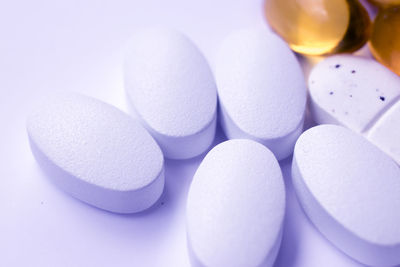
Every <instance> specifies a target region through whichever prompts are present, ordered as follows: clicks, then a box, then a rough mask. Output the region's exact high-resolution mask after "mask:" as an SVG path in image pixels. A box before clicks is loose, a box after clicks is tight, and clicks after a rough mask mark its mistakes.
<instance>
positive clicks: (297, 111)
mask: <svg viewBox="0 0 400 267" xmlns="http://www.w3.org/2000/svg"><path fill="white" fill-rule="evenodd" d="M215 77H216V82H217V87H218V95H219V103H220V109H221V124H222V127H223V129H224V131H225V134H226V135H227V137H228V138H229V139H234V138H247V139H253V140H255V141H258V142H260V143H262V144H264V145H266V146H267V147H268V148H269V149H271V150H272V152H273V153H274V154H275V156H276V157H277V158H278V159H283V158H286V157H287V156H289V155H290V154H291V153H292V151H293V146H294V144H295V142H296V139H297V137H298V136H299V135H300V134H301V132H302V129H303V120H304V111H305V106H306V85H305V81H304V77H303V73H302V70H301V68H300V65H299V63H298V61H297V59H296V57H295V55H294V54H293V52H292V51H291V50H290V49H289V47H288V46H287V44H286V43H285V42H283V41H282V40H281V39H280V38H279V37H277V36H276V35H275V34H274V33H271V32H269V31H267V30H241V31H238V32H235V33H233V34H232V35H230V36H229V37H227V38H226V39H225V41H224V42H223V44H222V45H221V47H220V50H219V54H218V58H217V65H216V75H215Z"/></svg>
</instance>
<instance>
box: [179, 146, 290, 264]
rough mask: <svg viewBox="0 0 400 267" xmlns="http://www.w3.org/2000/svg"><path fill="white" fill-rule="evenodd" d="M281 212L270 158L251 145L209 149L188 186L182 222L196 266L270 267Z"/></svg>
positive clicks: (281, 194)
mask: <svg viewBox="0 0 400 267" xmlns="http://www.w3.org/2000/svg"><path fill="white" fill-rule="evenodd" d="M284 212H285V188H284V184H283V179H282V173H281V170H280V167H279V164H278V162H277V160H276V159H275V157H274V155H273V154H272V153H271V152H270V150H268V149H267V148H265V147H264V146H262V145H261V144H259V143H256V142H254V141H251V140H230V141H226V142H224V143H222V144H219V145H217V146H216V147H214V148H213V149H212V150H211V151H210V152H209V153H208V154H207V155H206V157H205V158H204V160H203V161H202V163H201V164H200V166H199V168H198V169H197V171H196V173H195V175H194V177H193V181H192V184H191V186H190V190H189V194H188V200H187V208H186V222H187V234H188V243H189V244H188V245H189V252H190V254H191V260H192V263H193V264H194V265H196V266H230V267H235V266H246V267H251V266H272V264H273V262H274V261H275V257H276V255H277V253H278V250H279V247H280V242H281V235H282V222H283V217H284Z"/></svg>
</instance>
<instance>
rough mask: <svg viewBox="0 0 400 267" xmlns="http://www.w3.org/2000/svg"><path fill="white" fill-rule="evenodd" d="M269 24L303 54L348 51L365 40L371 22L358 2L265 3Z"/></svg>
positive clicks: (288, 0) (283, 0)
mask: <svg viewBox="0 0 400 267" xmlns="http://www.w3.org/2000/svg"><path fill="white" fill-rule="evenodd" d="M265 14H266V18H267V21H268V24H269V25H270V26H271V27H272V29H274V30H275V31H276V32H277V33H278V34H279V35H280V36H281V37H282V38H283V39H284V40H285V41H286V42H288V44H289V45H290V47H291V48H292V49H293V50H294V51H296V52H298V53H302V54H308V55H323V54H331V53H340V52H351V51H355V50H357V49H359V48H361V47H362V46H363V45H364V44H365V43H366V42H367V40H368V36H369V31H370V19H369V15H368V12H367V11H366V10H365V9H364V7H363V6H362V5H361V4H360V3H359V2H358V1H357V0H322V1H314V0H300V1H296V0H266V1H265Z"/></svg>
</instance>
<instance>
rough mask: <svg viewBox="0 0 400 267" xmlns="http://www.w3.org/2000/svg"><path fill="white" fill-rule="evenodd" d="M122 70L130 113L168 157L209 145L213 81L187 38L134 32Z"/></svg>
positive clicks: (214, 98)
mask: <svg viewBox="0 0 400 267" xmlns="http://www.w3.org/2000/svg"><path fill="white" fill-rule="evenodd" d="M124 72H125V88H126V91H127V94H128V97H129V99H130V103H131V104H132V107H133V109H134V112H135V113H136V115H138V117H139V119H140V120H141V121H142V123H143V125H144V126H145V127H146V128H147V130H148V131H149V132H150V133H151V134H152V135H153V137H154V138H155V139H156V141H157V142H158V144H159V145H160V147H161V149H162V150H163V152H164V155H165V156H166V157H168V158H175V159H185V158H190V157H194V156H196V155H198V154H200V153H202V152H204V151H205V150H206V149H207V148H208V147H209V146H210V144H211V142H212V141H213V139H214V135H215V126H216V106H217V92H216V86H215V81H214V77H213V75H212V72H211V70H210V68H209V65H208V63H207V61H206V59H205V58H204V56H203V55H202V54H201V52H200V51H199V50H198V49H197V47H196V46H195V45H194V44H193V43H192V42H191V41H190V40H189V39H188V38H186V37H185V36H184V35H182V34H180V33H178V32H175V31H171V30H161V29H148V30H142V31H140V32H138V33H137V34H136V35H135V36H134V37H133V39H132V40H131V43H130V45H129V48H128V52H127V55H126V59H125V70H124Z"/></svg>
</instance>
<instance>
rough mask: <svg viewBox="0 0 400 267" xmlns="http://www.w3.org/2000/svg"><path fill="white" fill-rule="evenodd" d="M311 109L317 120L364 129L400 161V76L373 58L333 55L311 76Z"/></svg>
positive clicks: (313, 71)
mask: <svg viewBox="0 0 400 267" xmlns="http://www.w3.org/2000/svg"><path fill="white" fill-rule="evenodd" d="M308 83H309V89H310V100H311V101H310V110H311V113H312V116H313V118H314V120H315V121H316V122H317V123H333V124H339V125H343V126H346V127H348V128H349V129H351V130H353V131H355V132H358V133H361V134H362V135H364V136H365V137H367V138H368V139H369V140H370V141H371V142H373V143H374V144H375V145H377V146H378V147H379V148H380V149H382V150H383V151H385V152H386V153H387V154H389V155H390V156H391V157H392V158H393V159H394V160H395V161H397V163H399V164H400V141H399V138H398V133H399V126H398V125H399V122H400V119H399V116H398V114H399V113H400V110H399V104H400V103H399V100H400V77H399V76H398V75H396V74H395V73H393V72H391V71H390V70H388V69H387V68H385V67H384V66H382V65H381V64H379V63H378V62H376V61H375V60H373V59H368V58H362V57H357V56H352V55H337V56H332V57H329V58H327V59H325V60H323V61H321V62H320V63H319V64H317V65H316V66H315V67H314V68H313V70H312V72H311V74H310V77H309V81H308Z"/></svg>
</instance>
